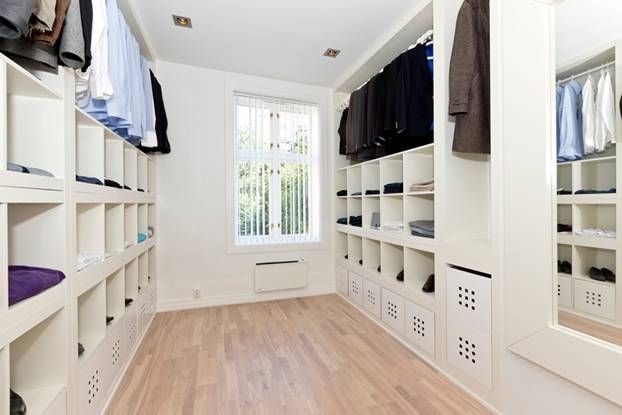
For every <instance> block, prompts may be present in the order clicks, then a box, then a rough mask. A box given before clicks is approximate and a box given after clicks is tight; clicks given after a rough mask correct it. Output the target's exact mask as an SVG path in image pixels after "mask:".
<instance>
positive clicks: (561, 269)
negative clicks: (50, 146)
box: [557, 261, 572, 274]
mask: <svg viewBox="0 0 622 415" xmlns="http://www.w3.org/2000/svg"><path fill="white" fill-rule="evenodd" d="M557 272H558V273H560V274H572V264H571V263H570V262H568V261H557Z"/></svg>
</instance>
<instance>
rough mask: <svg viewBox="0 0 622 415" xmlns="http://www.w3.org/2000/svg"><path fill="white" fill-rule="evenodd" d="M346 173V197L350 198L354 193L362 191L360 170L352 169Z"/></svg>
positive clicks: (358, 168) (357, 168)
mask: <svg viewBox="0 0 622 415" xmlns="http://www.w3.org/2000/svg"><path fill="white" fill-rule="evenodd" d="M347 172H348V182H347V184H348V196H352V195H354V194H355V193H361V192H362V191H363V188H362V185H361V168H360V167H352V168H350V169H348V170H347Z"/></svg>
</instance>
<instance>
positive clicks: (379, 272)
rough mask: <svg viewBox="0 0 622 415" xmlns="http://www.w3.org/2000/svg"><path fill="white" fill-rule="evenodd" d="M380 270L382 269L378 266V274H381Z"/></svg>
mask: <svg viewBox="0 0 622 415" xmlns="http://www.w3.org/2000/svg"><path fill="white" fill-rule="evenodd" d="M380 269H381V268H380V265H378V273H380Z"/></svg>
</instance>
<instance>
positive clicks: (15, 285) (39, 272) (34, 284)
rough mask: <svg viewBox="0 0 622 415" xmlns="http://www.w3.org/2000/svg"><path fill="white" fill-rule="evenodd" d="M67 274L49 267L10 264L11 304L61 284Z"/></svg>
mask: <svg viewBox="0 0 622 415" xmlns="http://www.w3.org/2000/svg"><path fill="white" fill-rule="evenodd" d="M64 279H65V274H63V273H62V272H60V271H56V270H53V269H47V268H37V267H27V266H19V265H10V266H9V305H13V304H15V303H18V302H20V301H22V300H25V299H27V298H30V297H34V296H35V295H37V294H40V293H42V292H43V291H45V290H47V289H48V288H51V287H53V286H55V285H57V284H59V283H60V282H61V281H62V280H64Z"/></svg>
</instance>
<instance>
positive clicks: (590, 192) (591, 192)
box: [558, 187, 616, 195]
mask: <svg viewBox="0 0 622 415" xmlns="http://www.w3.org/2000/svg"><path fill="white" fill-rule="evenodd" d="M615 192H616V189H615V187H614V188H611V189H608V190H593V189H586V190H577V191H576V192H574V194H575V195H601V194H608V193H615ZM558 194H559V193H558Z"/></svg>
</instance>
